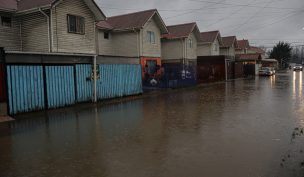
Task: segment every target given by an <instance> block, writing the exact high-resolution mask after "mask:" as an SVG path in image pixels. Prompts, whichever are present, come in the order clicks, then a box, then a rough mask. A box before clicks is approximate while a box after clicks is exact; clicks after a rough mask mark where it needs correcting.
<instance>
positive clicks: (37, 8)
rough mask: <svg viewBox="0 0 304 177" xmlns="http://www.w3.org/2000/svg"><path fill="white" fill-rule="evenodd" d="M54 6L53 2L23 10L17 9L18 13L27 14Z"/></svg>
mask: <svg viewBox="0 0 304 177" xmlns="http://www.w3.org/2000/svg"><path fill="white" fill-rule="evenodd" d="M51 7H52V5H51V4H48V5H45V6H41V7H35V8H32V9H27V10H21V11H17V12H16V15H17V16H18V15H25V14H30V13H34V12H38V11H39V10H40V9H41V10H47V9H50V8H51Z"/></svg>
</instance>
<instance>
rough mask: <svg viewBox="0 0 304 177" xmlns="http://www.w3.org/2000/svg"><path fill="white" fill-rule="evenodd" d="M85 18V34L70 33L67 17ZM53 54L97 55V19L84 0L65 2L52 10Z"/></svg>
mask: <svg viewBox="0 0 304 177" xmlns="http://www.w3.org/2000/svg"><path fill="white" fill-rule="evenodd" d="M68 14H71V15H76V16H81V17H84V18H85V34H84V35H82V34H73V33H68V22H67V15H68ZM52 31H53V36H54V37H53V46H54V47H53V52H68V53H90V54H95V53H96V46H95V43H96V42H95V17H94V15H93V13H92V12H91V10H90V9H89V8H88V6H87V5H86V4H85V3H84V2H83V1H82V0H64V1H62V2H61V3H60V4H59V5H58V6H56V8H54V9H53V10H52Z"/></svg>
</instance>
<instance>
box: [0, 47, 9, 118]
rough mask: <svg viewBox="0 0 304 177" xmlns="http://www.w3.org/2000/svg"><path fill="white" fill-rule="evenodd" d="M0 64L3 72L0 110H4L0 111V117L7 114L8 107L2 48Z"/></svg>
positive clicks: (1, 50)
mask: <svg viewBox="0 0 304 177" xmlns="http://www.w3.org/2000/svg"><path fill="white" fill-rule="evenodd" d="M0 63H2V64H3V65H2V72H3V77H4V78H3V79H2V82H3V83H0V85H1V87H2V88H1V90H2V92H3V93H2V94H3V95H2V96H3V99H4V100H3V103H0V104H1V109H4V111H2V110H1V111H0V115H7V113H8V112H9V106H8V101H9V99H8V94H7V88H8V87H7V70H6V67H7V66H6V58H5V51H4V48H3V47H0Z"/></svg>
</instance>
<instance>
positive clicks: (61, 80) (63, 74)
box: [45, 66, 75, 109]
mask: <svg viewBox="0 0 304 177" xmlns="http://www.w3.org/2000/svg"><path fill="white" fill-rule="evenodd" d="M45 74H46V87H47V104H48V108H51V109H52V108H59V107H64V106H68V105H72V104H74V103H75V82H74V67H73V66H46V67H45Z"/></svg>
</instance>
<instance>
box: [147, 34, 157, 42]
mask: <svg viewBox="0 0 304 177" xmlns="http://www.w3.org/2000/svg"><path fill="white" fill-rule="evenodd" d="M147 34H148V41H149V43H150V44H156V38H155V32H154V31H147Z"/></svg>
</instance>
